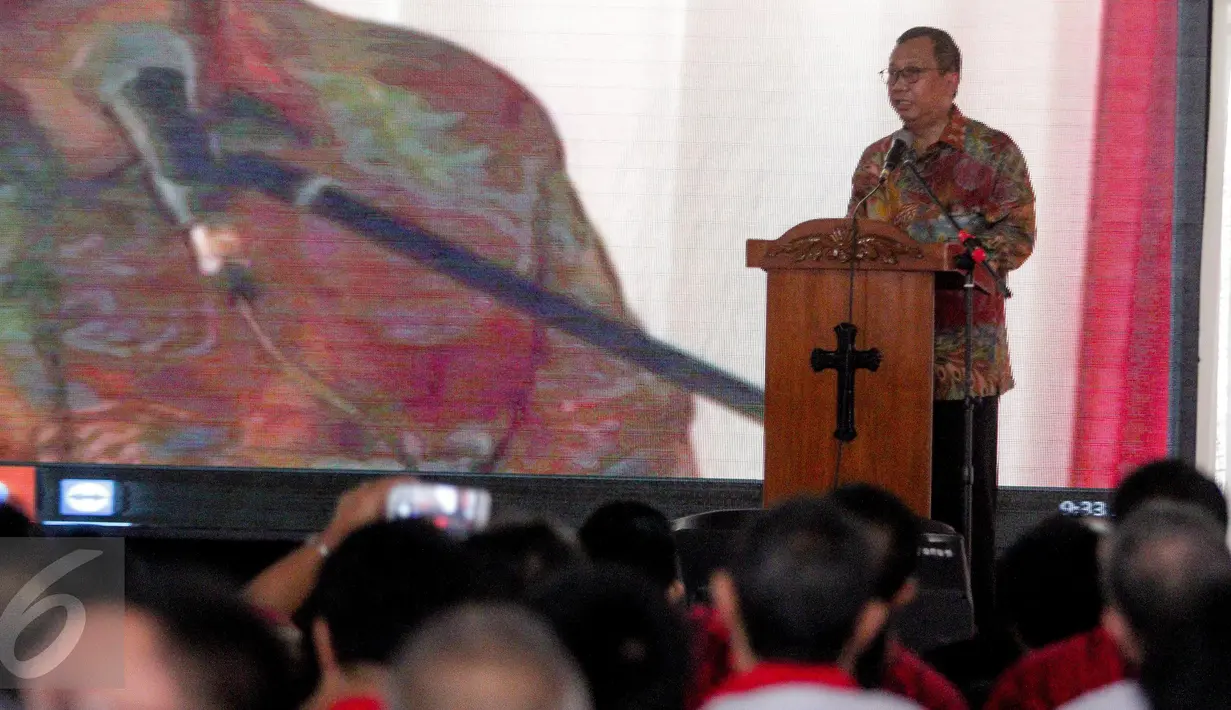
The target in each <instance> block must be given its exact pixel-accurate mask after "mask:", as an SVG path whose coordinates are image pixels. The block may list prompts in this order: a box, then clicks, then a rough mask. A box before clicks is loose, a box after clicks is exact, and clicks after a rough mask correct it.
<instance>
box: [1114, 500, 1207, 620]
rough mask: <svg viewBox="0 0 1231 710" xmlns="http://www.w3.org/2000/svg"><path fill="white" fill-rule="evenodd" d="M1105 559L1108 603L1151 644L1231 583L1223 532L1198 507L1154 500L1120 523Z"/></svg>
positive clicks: (1190, 616) (1188, 617)
mask: <svg viewBox="0 0 1231 710" xmlns="http://www.w3.org/2000/svg"><path fill="white" fill-rule="evenodd" d="M1111 542H1112V544H1111V548H1110V550H1109V554H1108V555H1107V559H1106V560H1105V564H1106V566H1105V574H1106V577H1105V587H1106V590H1107V596H1108V602H1109V603H1110V604H1111V605H1113V606H1115V607H1116V608H1118V609H1119V610H1120V611H1121V612H1123V613H1124V614H1125V616H1127V617H1128V621H1129V624H1130V625H1131V626H1132V627H1133V629H1134V631H1136V632H1137V633H1139V634H1141V635H1142V636H1143V637H1144V640H1145V641H1146V642H1147V643H1148V642H1149V641H1150V639H1151V638H1159V637H1165V636H1166V635H1167V634H1169V633H1171V632H1172V630H1173V629H1175V628H1176V627H1177V626H1178V625H1179V624H1180V623H1182V622H1183V621H1184V620H1185V619H1190V618H1192V616H1193V615H1194V614H1195V613H1196V611H1197V606H1198V604H1199V602H1200V599H1201V598H1202V596H1203V595H1205V594H1207V593H1208V592H1209V591H1210V590H1211V589H1214V588H1217V587H1219V586H1223V585H1229V584H1231V551H1228V549H1227V542H1226V538H1225V536H1224V535H1223V532H1222V528H1221V527H1220V526H1219V524H1218V523H1217V521H1215V520H1214V519H1213V518H1212V517H1211V516H1210V515H1209V514H1208V513H1206V512H1205V511H1204V510H1202V509H1200V508H1197V507H1196V506H1193V505H1189V504H1181V503H1175V502H1171V501H1154V502H1150V503H1147V504H1146V505H1143V506H1141V507H1140V508H1138V509H1137V510H1135V511H1134V512H1133V513H1132V514H1131V515H1129V516H1128V518H1127V519H1125V520H1124V522H1123V523H1122V524H1120V525H1119V526H1118V527H1117V529H1116V531H1115V533H1114V535H1113V536H1112V540H1111Z"/></svg>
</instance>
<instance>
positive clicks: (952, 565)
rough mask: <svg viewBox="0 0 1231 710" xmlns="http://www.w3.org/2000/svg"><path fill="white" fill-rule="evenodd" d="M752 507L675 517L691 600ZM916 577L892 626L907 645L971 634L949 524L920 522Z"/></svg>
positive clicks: (701, 592) (921, 647)
mask: <svg viewBox="0 0 1231 710" xmlns="http://www.w3.org/2000/svg"><path fill="white" fill-rule="evenodd" d="M760 512H761V510H760V509H757V508H747V509H737V510H715V511H711V512H708V513H698V514H697V515H690V516H688V517H686V518H680V519H678V520H676V521H675V523H674V525H673V527H674V529H675V540H676V546H677V547H678V549H679V555H680V573H681V576H682V579H683V581H684V586H686V587H687V588H688V594H689V599H690V600H691V601H693V602H700V603H708V602H709V601H710V600H709V594H708V586H709V579H710V575H711V574H712V573H713V572H714V570H715V569H717V568H719V567H721V566H722V565H723V564H724V563H725V561H726V556H727V554H728V550H729V549H730V547H731V543H732V542H733V541H734V539H735V536H736V534H738V532H739V530H740V529H741V528H742V527H743V526H744V525H746V524H747V523H748V522H749V521H751V520H752V519H753V518H754V517H755V516H756V515H757V514H759V513H760ZM923 527H924V532H923V536H922V538H920V541H919V566H918V569H917V570H916V573H915V574H916V577H917V578H918V581H919V593H918V595H917V596H916V597H915V600H914V601H913V602H911V603H910V604H909V605H907V606H906V607H905V608H904V609H902V611H901V612H900V613H899V615H898V618H897V622H896V623H897V629H898V634H899V636H900V639H901V641H902V643H903V644H905V645H906V646H907V647H909V648H911V649H913V650H915V651H919V652H923V651H927V650H929V649H933V648H937V647H939V646H943V645H946V644H949V643H953V642H955V641H962V640H965V639H968V638H970V637H971V636H973V635H974V630H975V628H974V606H973V604H971V601H970V599H971V596H970V575H969V573H968V571H967V566H966V549H965V544H964V541H963V540H962V537H961V536H960V535H958V534H957V533H956V532H955V531H954V530H953V528H951V527H949V526H948V525H945V524H943V523H938V522H935V521H932V520H925V521H923Z"/></svg>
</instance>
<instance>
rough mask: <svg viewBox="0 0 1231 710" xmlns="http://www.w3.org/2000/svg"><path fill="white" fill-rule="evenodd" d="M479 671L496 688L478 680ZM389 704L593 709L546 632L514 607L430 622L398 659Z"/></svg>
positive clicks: (458, 709)
mask: <svg viewBox="0 0 1231 710" xmlns="http://www.w3.org/2000/svg"><path fill="white" fill-rule="evenodd" d="M485 672H486V673H487V674H489V675H487V676H486V678H487V679H490V680H493V681H496V682H487V683H485V682H483V680H484V673H485ZM500 681H503V683H502V682H500ZM389 701H390V704H391V707H392V708H393V710H591V699H590V691H589V688H588V686H587V685H586V681H585V677H584V676H583V675H582V673H581V670H580V668H579V667H578V666H577V663H576V661H574V659H573V657H572V656H571V655H570V654H569V652H568V651H567V650H566V649H565V648H564V646H563V644H561V643H560V641H559V639H558V638H557V637H556V635H555V634H554V633H553V632H552V630H551V627H550V626H548V625H547V623H546V622H545V621H543V620H542V619H541V618H539V617H538V616H537V615H535V614H533V613H532V612H530V611H527V610H525V609H523V608H521V607H519V606H515V605H512V604H470V605H464V606H460V607H457V608H455V609H453V610H451V611H447V612H444V613H443V614H440V615H438V616H436V617H434V618H433V619H431V620H429V621H428V622H427V623H426V624H424V625H423V627H421V628H420V630H419V631H418V632H416V633H415V634H414V635H412V636H411V637H410V638H409V639H408V640H407V643H406V645H405V647H403V649H402V652H401V654H400V655H399V656H398V659H397V662H396V664H395V665H394V668H393V673H392V676H391V677H390V687H389Z"/></svg>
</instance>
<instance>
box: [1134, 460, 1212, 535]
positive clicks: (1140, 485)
mask: <svg viewBox="0 0 1231 710" xmlns="http://www.w3.org/2000/svg"><path fill="white" fill-rule="evenodd" d="M1155 500H1169V501H1174V502H1176V503H1188V504H1191V505H1195V506H1197V507H1198V508H1201V509H1202V510H1205V511H1206V512H1207V513H1209V514H1210V515H1211V516H1213V518H1214V519H1215V520H1216V521H1217V522H1218V523H1219V524H1220V525H1221V526H1222V527H1223V529H1224V530H1225V529H1226V527H1227V499H1226V498H1225V497H1224V496H1223V494H1222V491H1221V490H1220V489H1219V488H1218V484H1217V483H1215V482H1214V481H1213V480H1212V479H1210V478H1209V477H1208V476H1206V475H1204V474H1202V473H1201V471H1199V470H1197V468H1196V467H1194V466H1193V465H1192V464H1190V463H1188V462H1187V461H1182V460H1180V459H1161V460H1159V461H1153V462H1151V463H1148V464H1145V465H1144V466H1141V467H1139V468H1137V469H1136V470H1134V471H1133V472H1132V473H1130V474H1129V475H1128V477H1127V478H1125V479H1124V480H1123V481H1122V482H1121V483H1120V485H1119V486H1118V487H1117V488H1116V492H1115V494H1114V495H1113V497H1112V501H1111V512H1112V514H1113V515H1114V516H1115V518H1116V520H1124V519H1125V518H1128V517H1129V516H1130V515H1132V514H1133V511H1134V510H1136V509H1137V508H1138V507H1140V506H1141V505H1144V504H1145V503H1147V502H1150V501H1155Z"/></svg>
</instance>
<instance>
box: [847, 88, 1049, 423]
mask: <svg viewBox="0 0 1231 710" xmlns="http://www.w3.org/2000/svg"><path fill="white" fill-rule="evenodd" d="M891 144H892V136H886V137H885V138H882V139H881V140H879V141H877V142H875V143H873V144H872V145H870V146H868V148H867V150H865V151H864V152H863V157H861V158H860V159H859V167H858V169H856V171H855V176H854V178H853V180H852V187H853V189H852V193H851V203H850V210H853V209H854V208H855V205H856V204H857V203H858V201H859V200H860V199H861V198H862V197H863V196H864V195H867V194H868V193H869V192H872V190H873V189H875V188H876V183H877V179H878V178H879V176H880V172H881V168H882V166H883V165H884V162H885V155H886V153H888V151H889V146H890V145H891ZM916 165H917V167H918V170H919V173H920V174H921V176H922V177H923V179H924V180H926V181H927V184H928V185H929V186H930V187H931V188H932V192H934V193H935V194H936V197H937V198H938V199H939V201H940V202H941V204H943V205H945V207H946V208H947V209H948V210H949V212H950V213H951V214H952V216H953V219H954V220H955V221H956V222H957V223H958V225H960V226H961V228H962V229H963V230H965V231H967V232H970V233H971V234H973V235H975V236H976V237H978V238H980V240H982V242H983V243H984V244H985V245H986V247H987V251H988V254H989V257H988V263H989V264H991V265H992V267H993V268H994V269H996V270H997V271H999V272H1001V273H1006V272H1008V271H1011V270H1013V269H1016V268H1017V267H1018V266H1021V264H1022V262H1024V261H1025V260H1026V258H1027V257H1029V256H1030V253H1031V251H1032V250H1033V249H1034V240H1035V221H1034V190H1033V188H1032V187H1031V185H1030V175H1029V173H1028V171H1027V169H1026V159H1025V158H1024V157H1023V156H1022V152H1021V150H1019V149H1018V147H1017V145H1016V144H1015V143H1014V142H1013V140H1012V139H1011V138H1009V136H1007V135H1005V134H1004V133H1001V132H1000V131H997V130H995V129H992V128H989V127H988V126H986V125H984V124H982V123H979V122H978V121H974V120H971V119H969V118H966V117H965V116H963V115H962V112H961V111H959V110H958V108H957V107H956V106H954V107H953V109H952V114H951V118H950V121H949V125H948V126H947V127H946V128H945V131H944V133H943V134H941V136H940V140H938V141H937V142H936V143H934V144H933V145H931V146H929V147H928V148H927V150H925V151H924V152H923V153H922V154H920V155H919V156H918V157H917V159H916ZM848 211H849V210H848ZM858 216H860V217H868V218H871V219H875V220H881V221H885V222H892V223H893V224H894V225H896V226H897V227H898V228H900V229H902V230H903V231H905V232H906V233H907V234H909V235H910V236H911V238H912V239H914V240H915V241H918V242H924V243H928V244H934V243H939V242H957V241H958V234H957V230H956V229H954V227H953V225H952V224H950V223H949V221H948V219H947V218H946V217H945V216H944V213H943V212H942V211H941V209H940V208H939V207H937V206H936V205H935V204H934V203H933V202H932V200H931V199H930V198H929V197H928V194H927V191H926V190H925V189H924V188H923V186H922V185H921V184H920V182H919V178H917V177H916V176H915V174H914V172H912V171H910V170H905V169H899V170H897V171H896V172H894V173H892V174H891V175H890V177H889V179H888V181H887V182H886V184H885V186H884V187H882V188H881V189H880V190H878V191H877V192H876V194H874V195H872V196H871V197H870V198H869V199H868V200H867V202H865V203H864V204H863V206H862V207H860V208H859V215H858ZM965 328H966V309H965V299H964V298H963V295H962V293H961V291H960V290H941V291H938V292H937V293H936V349H935V353H936V355H935V373H936V383H935V391H934V396H935V398H936V399H939V400H954V399H962V398H963V395H964V386H965V380H964V376H965V368H966V337H965ZM973 340H974V368H973V377H972V385H973V387H972V390H971V393H972V394H973V395H974V396H976V397H988V396H994V395H999V394H1001V393H1004V392H1007V391H1009V390H1010V389H1012V388H1013V384H1014V382H1013V370H1012V367H1011V366H1010V364H1009V344H1008V337H1007V332H1006V329H1005V309H1004V298H1003V297H1002V296H1000V295H999V294H995V293H993V294H984V293H982V292H981V291H979V290H976V291H975V297H974V338H973Z"/></svg>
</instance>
